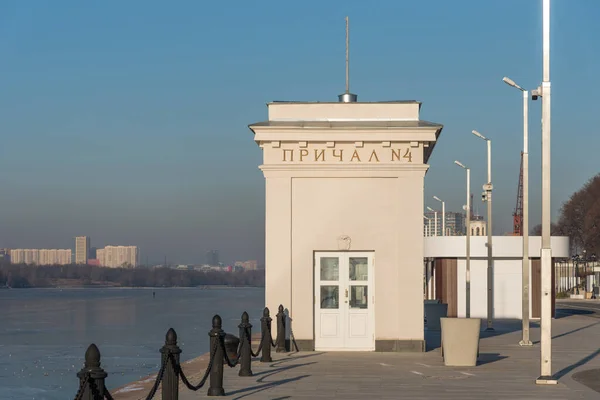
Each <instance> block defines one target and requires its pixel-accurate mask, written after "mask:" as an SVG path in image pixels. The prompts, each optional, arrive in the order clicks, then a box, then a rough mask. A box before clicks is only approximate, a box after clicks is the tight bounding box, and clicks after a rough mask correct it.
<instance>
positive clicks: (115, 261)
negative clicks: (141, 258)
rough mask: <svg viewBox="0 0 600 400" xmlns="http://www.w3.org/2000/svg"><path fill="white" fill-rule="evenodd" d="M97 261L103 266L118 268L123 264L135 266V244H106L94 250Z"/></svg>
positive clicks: (136, 262) (136, 258) (136, 253)
mask: <svg viewBox="0 0 600 400" xmlns="http://www.w3.org/2000/svg"><path fill="white" fill-rule="evenodd" d="M96 256H97V257H98V263H99V264H100V265H101V266H103V267H111V268H118V267H122V266H124V265H127V266H132V267H137V265H138V248H137V246H106V247H104V248H103V249H98V250H97V251H96Z"/></svg>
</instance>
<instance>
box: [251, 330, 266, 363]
mask: <svg viewBox="0 0 600 400" xmlns="http://www.w3.org/2000/svg"><path fill="white" fill-rule="evenodd" d="M265 335H266V332H263V333H262V336H261V338H260V344H259V345H258V349H257V350H256V353H255V352H253V351H252V345H251V343H250V339H248V346H250V354H252V357H258V356H259V355H260V351H261V350H262V348H263V343H264V341H265Z"/></svg>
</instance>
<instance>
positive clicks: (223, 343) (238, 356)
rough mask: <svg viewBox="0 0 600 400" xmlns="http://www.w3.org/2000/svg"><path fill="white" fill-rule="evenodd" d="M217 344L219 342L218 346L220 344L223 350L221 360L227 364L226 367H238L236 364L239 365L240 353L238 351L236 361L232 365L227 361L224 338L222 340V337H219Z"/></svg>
mask: <svg viewBox="0 0 600 400" xmlns="http://www.w3.org/2000/svg"><path fill="white" fill-rule="evenodd" d="M219 342H220V344H221V348H222V349H223V358H225V362H226V363H227V365H228V366H229V367H230V368H233V367H235V366H236V365H238V364H239V363H240V351H238V354H237V360H235V362H234V363H232V362H231V361H230V360H229V355H228V354H227V349H226V348H225V338H224V337H223V336H221V337H220V339H219ZM240 343H241V340H240ZM240 349H241V346H240Z"/></svg>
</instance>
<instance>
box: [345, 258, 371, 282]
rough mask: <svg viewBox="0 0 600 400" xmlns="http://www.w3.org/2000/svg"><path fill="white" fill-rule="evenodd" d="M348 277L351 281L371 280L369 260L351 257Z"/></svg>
mask: <svg viewBox="0 0 600 400" xmlns="http://www.w3.org/2000/svg"><path fill="white" fill-rule="evenodd" d="M348 275H349V278H350V280H351V281H367V280H369V259H368V258H367V257H350V260H349V270H348Z"/></svg>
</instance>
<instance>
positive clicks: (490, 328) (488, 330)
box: [485, 326, 496, 332]
mask: <svg viewBox="0 0 600 400" xmlns="http://www.w3.org/2000/svg"><path fill="white" fill-rule="evenodd" d="M495 331H496V330H495V329H494V328H492V327H491V326H490V327H489V328H485V332H495Z"/></svg>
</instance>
